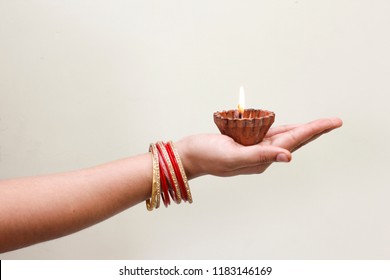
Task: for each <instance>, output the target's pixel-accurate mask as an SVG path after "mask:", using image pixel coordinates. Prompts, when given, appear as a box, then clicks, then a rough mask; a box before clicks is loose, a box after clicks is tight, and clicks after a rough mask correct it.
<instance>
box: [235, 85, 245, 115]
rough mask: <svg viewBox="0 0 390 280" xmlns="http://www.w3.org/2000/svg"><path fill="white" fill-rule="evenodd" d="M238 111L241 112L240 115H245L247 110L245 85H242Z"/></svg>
mask: <svg viewBox="0 0 390 280" xmlns="http://www.w3.org/2000/svg"><path fill="white" fill-rule="evenodd" d="M237 107H238V112H239V113H240V116H243V115H244V110H245V92H244V87H243V86H240V98H239V100H238V106H237Z"/></svg>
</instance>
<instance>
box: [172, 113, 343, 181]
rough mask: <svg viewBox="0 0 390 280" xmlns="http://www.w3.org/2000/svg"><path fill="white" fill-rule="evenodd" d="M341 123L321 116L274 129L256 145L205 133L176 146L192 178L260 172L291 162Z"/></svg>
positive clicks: (338, 120) (189, 176)
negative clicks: (295, 156)
mask: <svg viewBox="0 0 390 280" xmlns="http://www.w3.org/2000/svg"><path fill="white" fill-rule="evenodd" d="M340 126H342V121H341V120H340V119H338V118H331V119H319V120H316V121H312V122H310V123H307V124H303V125H285V126H279V127H275V128H271V129H270V130H269V131H268V133H267V135H266V136H265V138H264V140H263V141H262V142H261V143H259V144H257V145H253V146H247V147H245V146H242V145H240V144H238V143H236V142H234V140H233V139H232V138H230V137H228V136H225V135H221V134H204V135H195V136H190V137H187V138H184V139H183V140H180V141H178V142H177V143H176V147H177V149H178V151H179V154H180V156H181V158H182V161H183V165H184V168H185V170H186V172H187V176H188V178H190V179H191V178H195V177H198V176H201V175H206V174H210V175H215V176H235V175H241V174H259V173H262V172H264V171H265V170H266V169H267V168H268V167H269V166H270V165H271V164H272V163H273V162H289V161H290V160H291V153H292V152H294V151H296V150H297V149H299V148H301V147H302V146H304V145H306V144H307V143H309V142H311V141H313V140H315V139H317V138H318V137H320V136H321V135H323V134H325V133H327V132H330V131H331V130H333V129H335V128H338V127H340Z"/></svg>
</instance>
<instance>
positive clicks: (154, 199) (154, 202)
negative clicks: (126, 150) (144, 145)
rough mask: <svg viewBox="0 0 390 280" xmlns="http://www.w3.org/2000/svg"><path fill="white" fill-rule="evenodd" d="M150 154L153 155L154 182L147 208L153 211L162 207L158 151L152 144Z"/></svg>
mask: <svg viewBox="0 0 390 280" xmlns="http://www.w3.org/2000/svg"><path fill="white" fill-rule="evenodd" d="M149 152H151V155H152V161H153V181H152V195H151V197H150V198H148V199H147V200H146V208H147V209H148V210H149V211H152V210H153V209H154V208H156V209H157V208H159V207H160V192H161V186H160V165H159V162H158V151H157V147H156V145H155V144H153V143H152V144H150V146H149Z"/></svg>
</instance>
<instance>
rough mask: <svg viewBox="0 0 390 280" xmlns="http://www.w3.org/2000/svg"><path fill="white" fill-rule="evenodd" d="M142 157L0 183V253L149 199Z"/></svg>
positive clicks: (148, 174) (147, 166)
mask: <svg viewBox="0 0 390 280" xmlns="http://www.w3.org/2000/svg"><path fill="white" fill-rule="evenodd" d="M151 182H152V162H151V156H150V154H144V155H140V156H136V157H131V158H127V159H123V160H118V161H115V162H111V163H108V164H104V165H100V166H97V167H93V168H88V169H83V170H80V171H73V172H69V173H63V174H55V175H48V176H40V177H33V178H22V179H15V180H5V181H0V198H1V203H0V252H4V251H8V250H13V249H17V248H19V247H24V246H28V245H31V244H34V243H38V242H42V241H46V240H50V239H54V238H57V237H61V236H64V235H67V234H70V233H72V232H75V231H78V230H81V229H83V228H86V227H88V226H90V225H93V224H95V223H98V222H100V221H102V220H104V219H106V218H108V217H110V216H113V215H115V214H117V213H118V212H120V211H123V210H125V209H127V208H129V207H131V206H133V205H135V204H137V203H139V202H142V201H144V200H145V199H147V198H148V197H150V192H151Z"/></svg>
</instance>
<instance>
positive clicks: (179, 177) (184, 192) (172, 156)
mask: <svg viewBox="0 0 390 280" xmlns="http://www.w3.org/2000/svg"><path fill="white" fill-rule="evenodd" d="M165 148H166V149H167V152H168V155H169V158H170V159H171V162H172V165H173V169H174V170H175V173H176V178H177V181H178V183H179V187H180V192H181V197H182V198H183V200H184V201H187V200H188V195H187V190H186V187H185V184H184V180H183V176H182V175H181V172H180V169H179V165H178V163H177V161H176V157H175V154H174V153H173V150H172V147H171V145H169V144H165Z"/></svg>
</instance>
